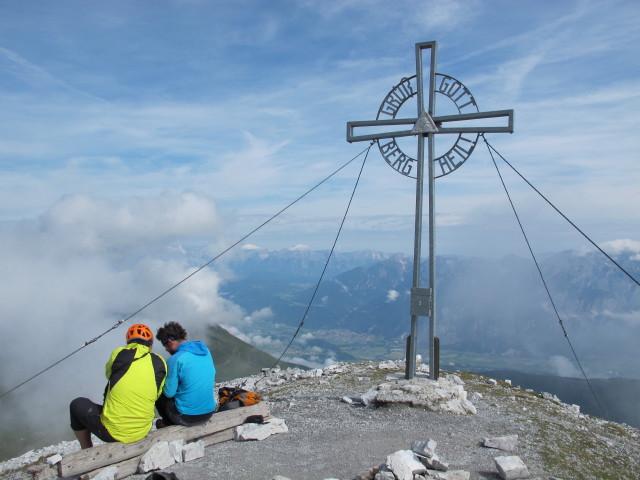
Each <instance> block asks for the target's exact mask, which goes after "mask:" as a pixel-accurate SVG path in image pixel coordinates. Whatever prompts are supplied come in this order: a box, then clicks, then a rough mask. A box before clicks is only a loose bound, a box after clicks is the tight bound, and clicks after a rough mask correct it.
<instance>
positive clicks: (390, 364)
mask: <svg viewBox="0 0 640 480" xmlns="http://www.w3.org/2000/svg"><path fill="white" fill-rule="evenodd" d="M378 368H379V369H380V370H396V369H397V368H398V364H397V363H396V362H394V361H393V360H385V361H384V362H380V363H379V364H378Z"/></svg>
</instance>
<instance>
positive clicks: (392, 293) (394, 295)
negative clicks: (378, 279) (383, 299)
mask: <svg viewBox="0 0 640 480" xmlns="http://www.w3.org/2000/svg"><path fill="white" fill-rule="evenodd" d="M399 296H400V293H399V292H398V291H397V290H389V291H388V292H387V302H394V301H396V300H397V299H398V297H399Z"/></svg>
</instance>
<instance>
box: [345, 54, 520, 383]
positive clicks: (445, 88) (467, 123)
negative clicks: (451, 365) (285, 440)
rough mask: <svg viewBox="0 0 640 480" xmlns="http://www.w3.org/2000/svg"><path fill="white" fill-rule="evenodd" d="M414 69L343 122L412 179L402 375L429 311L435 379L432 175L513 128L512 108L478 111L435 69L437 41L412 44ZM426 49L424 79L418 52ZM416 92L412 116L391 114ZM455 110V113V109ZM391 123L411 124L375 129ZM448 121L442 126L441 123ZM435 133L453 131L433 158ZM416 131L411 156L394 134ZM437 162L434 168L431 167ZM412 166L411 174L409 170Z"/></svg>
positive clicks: (411, 366)
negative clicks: (446, 103) (425, 272)
mask: <svg viewBox="0 0 640 480" xmlns="http://www.w3.org/2000/svg"><path fill="white" fill-rule="evenodd" d="M415 48H416V50H415V51H416V74H415V75H414V76H412V77H409V78H403V79H402V80H401V81H400V83H398V84H397V85H396V86H394V87H393V88H392V89H391V91H390V92H389V93H388V95H387V96H386V97H385V99H384V100H383V101H382V104H381V105H380V108H379V109H378V115H377V117H376V119H375V120H365V121H359V122H348V123H347V141H348V142H350V143H351V142H359V141H364V140H372V141H375V142H376V143H377V144H378V149H379V150H380V153H381V154H382V156H383V157H384V159H385V160H386V161H387V163H388V164H389V165H390V166H391V167H392V168H393V169H394V170H396V171H398V172H399V173H402V174H403V175H406V176H408V177H411V178H415V179H416V213H415V240H414V251H413V285H412V289H411V333H410V335H409V337H408V339H407V363H406V372H405V376H406V378H408V379H409V378H413V377H414V376H415V371H416V345H417V334H418V317H420V316H428V317H429V376H430V378H432V379H437V378H438V375H439V372H438V370H439V358H438V356H439V346H438V341H437V339H436V337H435V331H436V306H435V291H436V282H435V277H436V272H435V179H436V178H437V177H441V176H444V175H447V174H449V173H451V172H453V171H454V170H456V169H457V168H458V167H460V165H462V164H463V163H464V162H465V161H466V160H467V158H469V156H470V155H471V153H472V152H473V149H474V148H475V146H476V143H477V141H478V138H479V136H480V134H483V133H501V132H504V133H506V132H508V133H513V110H500V111H493V112H480V111H479V110H478V106H477V104H476V101H475V99H474V98H473V96H472V95H471V92H470V91H469V90H468V89H467V87H465V86H464V85H463V84H462V83H461V82H459V81H458V80H456V79H455V78H453V77H450V76H448V75H443V74H439V73H436V59H437V53H438V43H437V42H424V43H417V44H416V47H415ZM426 50H428V51H429V53H430V62H429V65H428V75H427V82H428V87H427V88H425V72H424V67H423V62H422V58H423V52H425V51H426ZM425 92H426V95H427V96H428V109H425ZM436 93H440V94H442V95H444V96H445V97H447V98H448V99H449V100H450V101H451V102H453V104H454V107H455V108H454V109H453V110H452V111H453V112H454V114H453V115H444V116H435V103H436V102H435V101H436ZM416 95H417V106H418V111H417V114H418V116H417V117H412V118H396V116H397V114H398V112H399V111H400V108H401V107H402V106H403V105H404V104H405V102H406V101H407V100H409V99H410V98H412V97H414V96H416ZM456 111H457V113H455V112H456ZM488 118H503V119H506V123H507V124H506V125H503V126H487V125H485V124H484V122H483V120H485V119H488ZM393 125H409V126H412V128H411V130H399V131H393V132H388V131H387V132H379V130H380V129H385V128H387V127H389V126H393ZM444 125H448V126H444ZM358 127H360V128H362V127H370V128H372V129H377V130H378V132H377V133H370V134H365V135H354V129H355V128H358ZM439 134H449V135H457V137H456V140H455V142H454V144H453V146H452V147H451V148H450V149H449V150H448V151H447V152H446V153H444V154H443V155H441V156H439V157H437V158H434V143H435V136H436V135H439ZM408 136H418V155H417V157H418V158H417V159H414V158H412V157H410V156H409V155H407V154H405V153H404V152H403V151H402V149H401V148H400V145H398V143H397V142H396V138H399V137H408ZM425 139H426V140H427V155H428V164H427V165H428V167H427V170H428V179H429V199H428V200H429V288H421V287H420V250H421V243H422V203H423V201H422V196H423V195H422V194H423V183H424V150H425ZM436 166H437V167H438V169H439V170H438V172H437V173H436V171H435V169H436ZM414 167H416V168H415V171H416V175H415V176H413V175H412V172H413V171H414Z"/></svg>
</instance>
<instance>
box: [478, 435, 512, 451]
mask: <svg viewBox="0 0 640 480" xmlns="http://www.w3.org/2000/svg"><path fill="white" fill-rule="evenodd" d="M517 443H518V435H506V436H504V437H493V438H483V439H482V444H483V445H484V446H485V447H487V448H497V449H498V450H504V451H505V452H513V451H514V450H515V448H516V444H517Z"/></svg>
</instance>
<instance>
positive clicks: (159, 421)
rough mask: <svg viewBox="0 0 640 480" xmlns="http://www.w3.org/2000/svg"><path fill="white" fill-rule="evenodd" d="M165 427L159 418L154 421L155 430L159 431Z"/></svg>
mask: <svg viewBox="0 0 640 480" xmlns="http://www.w3.org/2000/svg"><path fill="white" fill-rule="evenodd" d="M166 426H167V425H166V424H165V423H164V420H162V419H161V418H159V419H158V420H156V428H157V429H161V428H164V427H166Z"/></svg>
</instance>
